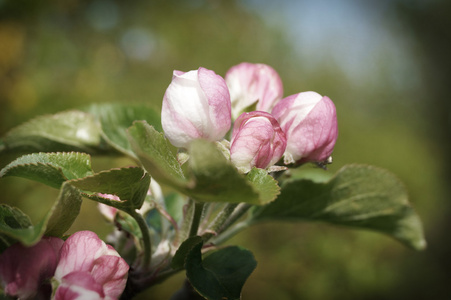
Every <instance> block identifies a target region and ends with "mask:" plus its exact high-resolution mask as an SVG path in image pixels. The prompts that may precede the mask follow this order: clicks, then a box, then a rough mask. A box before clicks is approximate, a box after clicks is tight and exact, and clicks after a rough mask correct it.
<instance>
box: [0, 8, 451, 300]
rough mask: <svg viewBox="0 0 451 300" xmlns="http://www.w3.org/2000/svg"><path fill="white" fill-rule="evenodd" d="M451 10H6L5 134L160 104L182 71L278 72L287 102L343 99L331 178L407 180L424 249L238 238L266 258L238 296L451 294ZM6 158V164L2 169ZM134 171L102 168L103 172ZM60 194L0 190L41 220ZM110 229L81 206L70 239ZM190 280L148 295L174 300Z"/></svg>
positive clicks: (273, 229)
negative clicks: (383, 173)
mask: <svg viewBox="0 0 451 300" xmlns="http://www.w3.org/2000/svg"><path fill="white" fill-rule="evenodd" d="M450 4H451V2H450V1H446V0H442V1H440V0H435V1H433V0H431V1H420V0H417V1H415V0H411V1H409V0H391V1H384V0H383V1H373V2H371V3H370V2H369V1H367V2H364V1H352V0H340V1H338V0H337V1H334V0H320V1H313V0H309V1H289V0H282V1H268V0H265V1H257V0H247V1H238V0H236V1H234V0H224V1H215V0H209V1H207V0H190V1H188V0H187V1H176V0H167V1H151V0H148V1H143V0H141V1H119V0H95V1H86V0H66V1H51V0H48V1H31V0H30V1H26V0H0V134H1V135H3V134H5V133H6V132H7V131H8V130H9V129H11V128H12V127H14V126H16V125H19V124H20V123H22V122H24V121H26V120H28V119H30V118H32V117H35V116H37V115H41V114H51V113H56V112H58V111H61V110H66V109H71V108H77V107H80V106H83V105H86V104H89V103H93V102H124V103H130V102H134V103H148V104H149V105H151V106H153V107H155V108H156V109H158V110H159V109H160V108H161V101H162V98H163V94H164V91H165V89H166V87H167V86H168V84H169V83H170V80H171V76H172V70H173V69H178V70H183V71H188V70H192V69H197V68H198V67H199V66H203V67H206V68H209V69H213V70H215V72H216V73H217V74H220V75H222V76H224V75H225V72H226V71H227V69H228V68H229V67H231V66H232V65H235V64H238V63H240V62H243V61H248V62H254V63H266V64H269V65H271V66H272V67H274V68H275V69H276V70H277V71H278V73H279V74H280V76H281V78H282V80H283V83H284V88H285V95H286V96H288V95H291V94H294V93H298V92H301V91H309V90H314V91H317V92H319V93H320V94H323V95H327V96H329V97H330V98H331V99H332V100H333V101H334V102H335V104H336V107H337V112H338V118H339V130H340V134H339V140H338V142H337V145H336V149H335V152H334V163H333V165H332V166H331V167H330V170H329V172H334V171H336V170H338V169H339V168H340V167H342V166H343V165H345V164H349V163H365V164H372V165H376V166H380V167H383V168H387V169H389V170H391V171H392V172H393V173H395V174H396V175H397V176H398V177H399V178H400V179H401V180H402V181H403V182H404V183H405V185H406V188H407V190H408V191H409V195H410V200H411V202H412V204H413V206H414V207H415V208H416V210H417V212H418V213H419V215H420V216H421V218H422V220H423V223H424V227H425V231H426V238H427V240H428V245H429V246H428V249H427V250H426V251H423V252H413V251H411V250H409V249H406V248H404V247H403V246H402V245H400V244H398V243H397V242H396V241H394V240H392V239H390V238H388V237H386V236H382V235H379V234H375V233H372V232H366V231H355V230H350V229H346V228H339V227H333V226H329V225H324V224H316V223H314V224H311V223H308V224H301V223H296V224H279V223H271V224H265V225H262V226H258V227H254V228H251V229H250V230H248V231H245V232H242V233H240V234H239V235H237V236H236V237H235V238H234V239H233V240H231V241H230V243H233V244H239V245H242V246H244V247H246V248H248V249H249V250H251V251H252V252H253V253H254V254H255V256H256V259H257V261H258V266H257V269H256V270H255V272H254V273H253V274H252V275H251V277H250V278H249V280H248V282H247V283H246V285H245V287H244V290H243V299H278V300H284V299H326V300H327V299H449V297H451V280H450V279H451V278H450V274H451V255H450V254H451V251H450V250H451V247H450V241H449V236H448V235H447V231H448V228H449V227H450V224H451V221H450V220H451V205H450V203H449V201H448V200H449V197H448V194H449V192H450V191H449V190H450V187H449V185H448V182H449V181H450V180H449V179H450V166H451V163H450V157H449V153H450V149H451V146H450V127H451V125H450V124H451V122H450V115H451V114H450V113H451V109H450V104H449V103H450V101H449V96H448V95H449V94H448V93H447V92H448V89H449V87H448V85H449V84H448V81H449V78H451V76H450V74H449V73H450V72H451V58H450V53H451V36H450V35H451V18H450V17H449V16H450V13H451V5H450ZM11 159H12V157H11V156H4V157H1V158H0V163H1V166H4V165H5V164H6V163H8V161H9V160H11ZM128 163H129V162H128V161H126V160H112V159H111V158H98V157H96V158H94V159H93V166H94V168H95V170H96V171H100V170H102V169H106V168H110V167H114V166H124V165H126V164H128ZM57 194H58V191H56V190H53V189H51V188H48V187H46V186H43V185H41V184H38V183H34V182H30V181H27V180H25V179H19V178H3V179H1V180H0V195H1V202H2V203H9V204H13V205H15V206H18V207H20V208H21V209H22V210H23V211H24V212H26V213H28V214H30V216H31V218H32V220H39V219H40V218H41V217H42V216H43V215H44V214H45V213H46V211H47V210H48V209H49V208H50V206H51V204H52V202H53V200H54V199H55V198H56V196H57ZM81 229H89V230H93V231H96V232H97V233H98V234H99V235H100V236H101V237H104V236H105V235H106V234H107V233H108V231H109V230H110V228H109V227H108V226H107V225H106V224H105V223H104V221H103V219H102V218H101V216H100V214H99V213H98V212H97V210H96V206H95V205H94V204H93V203H91V202H89V201H88V200H86V201H84V204H83V207H82V214H81V215H80V217H79V218H78V220H77V222H76V224H74V226H73V227H72V228H71V232H74V231H77V230H81ZM182 281H183V274H180V275H178V276H176V277H174V278H172V279H170V280H169V281H167V282H166V283H164V284H162V285H159V286H156V287H152V288H151V289H149V290H148V293H146V294H143V295H141V296H140V298H139V299H168V298H169V297H170V295H171V294H172V293H173V292H174V291H175V290H177V289H178V288H179V287H180V286H181V284H182Z"/></svg>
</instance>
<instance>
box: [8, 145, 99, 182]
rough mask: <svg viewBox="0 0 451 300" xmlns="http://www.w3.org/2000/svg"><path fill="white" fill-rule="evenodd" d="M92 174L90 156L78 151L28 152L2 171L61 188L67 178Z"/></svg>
mask: <svg viewBox="0 0 451 300" xmlns="http://www.w3.org/2000/svg"><path fill="white" fill-rule="evenodd" d="M91 174H92V169H91V158H90V156H89V155H88V154H85V153H78V152H69V153H33V154H28V155H24V156H22V157H19V158H18V159H16V160H14V161H12V162H11V163H9V164H8V165H7V166H6V167H4V168H3V169H2V170H1V171H0V177H5V176H18V177H23V178H27V179H31V180H35V181H38V182H41V183H44V184H47V185H49V186H51V187H54V188H60V186H61V184H62V183H63V182H64V181H66V180H70V179H77V178H82V177H86V176H88V175H91Z"/></svg>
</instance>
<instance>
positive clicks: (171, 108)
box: [161, 68, 231, 148]
mask: <svg viewBox="0 0 451 300" xmlns="http://www.w3.org/2000/svg"><path fill="white" fill-rule="evenodd" d="M230 106H231V103H230V94H229V90H228V88H227V85H226V83H225V80H224V79H223V78H222V77H221V76H219V75H216V73H215V72H213V71H211V70H208V69H205V68H199V69H198V70H195V71H189V72H186V73H185V72H181V71H174V75H173V77H172V82H171V84H170V85H169V87H168V88H167V90H166V93H165V94H164V98H163V107H162V111H161V124H162V126H163V130H164V133H165V135H166V137H167V138H168V139H169V141H170V142H171V144H173V145H174V146H176V147H183V148H187V147H188V145H189V144H190V142H191V141H192V140H194V139H199V138H203V139H207V140H209V141H218V140H220V139H222V138H223V137H224V135H225V134H226V133H227V131H228V130H229V129H230V125H231V108H230Z"/></svg>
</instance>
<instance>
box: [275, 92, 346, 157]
mask: <svg viewBox="0 0 451 300" xmlns="http://www.w3.org/2000/svg"><path fill="white" fill-rule="evenodd" d="M272 114H273V116H274V117H275V118H276V119H277V121H279V124H280V126H281V127H282V130H283V131H284V132H285V134H286V136H287V149H286V150H285V154H284V161H285V164H289V163H294V162H308V161H311V162H323V161H326V160H327V159H328V157H329V156H330V155H331V154H332V151H333V149H334V145H335V142H336V140H337V136H338V126H337V114H336V111H335V105H334V103H333V102H332V100H330V99H329V98H328V97H325V96H324V97H323V96H321V95H320V94H318V93H316V92H303V93H299V94H295V95H291V96H288V97H286V98H284V99H282V101H280V102H279V103H278V104H277V105H276V106H275V107H274V109H273V110H272Z"/></svg>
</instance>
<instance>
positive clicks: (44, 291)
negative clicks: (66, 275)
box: [0, 237, 64, 299]
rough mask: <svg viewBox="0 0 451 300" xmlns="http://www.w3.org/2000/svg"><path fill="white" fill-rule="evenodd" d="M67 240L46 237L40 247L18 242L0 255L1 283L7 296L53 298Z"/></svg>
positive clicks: (38, 244) (39, 243) (40, 242)
mask: <svg viewBox="0 0 451 300" xmlns="http://www.w3.org/2000/svg"><path fill="white" fill-rule="evenodd" d="M63 243H64V242H63V240H61V239H59V238H56V237H44V238H42V240H40V241H39V242H38V243H37V244H36V245H34V246H31V247H25V246H23V245H22V244H20V243H16V244H14V245H12V246H11V247H9V248H8V249H6V250H5V251H4V252H3V253H2V254H1V255H0V282H1V284H2V287H3V290H4V292H5V294H7V295H9V296H13V297H18V298H19V299H45V298H49V297H50V295H51V285H50V279H51V278H52V276H53V274H54V273H55V269H56V266H57V263H58V259H59V250H60V248H61V246H62V245H63Z"/></svg>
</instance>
